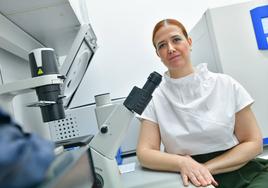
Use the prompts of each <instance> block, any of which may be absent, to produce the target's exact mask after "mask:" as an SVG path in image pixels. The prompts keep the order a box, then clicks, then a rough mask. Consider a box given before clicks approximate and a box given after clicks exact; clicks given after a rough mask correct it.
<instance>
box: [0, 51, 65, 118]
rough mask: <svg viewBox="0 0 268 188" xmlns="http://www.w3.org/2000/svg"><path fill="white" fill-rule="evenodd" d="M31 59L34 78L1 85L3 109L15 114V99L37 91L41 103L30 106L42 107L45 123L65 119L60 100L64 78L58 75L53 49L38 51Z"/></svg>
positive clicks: (33, 53)
mask: <svg viewBox="0 0 268 188" xmlns="http://www.w3.org/2000/svg"><path fill="white" fill-rule="evenodd" d="M29 58H30V64H31V68H32V75H33V78H29V79H25V80H20V81H16V82H12V83H7V84H3V85H1V86H0V102H1V105H2V107H4V108H5V109H6V110H8V111H9V113H10V114H13V106H12V100H13V98H14V97H15V96H16V95H19V94H23V93H26V92H31V91H32V89H36V93H37V95H38V98H39V100H40V101H38V102H35V103H33V104H31V105H30V106H39V107H41V109H42V116H43V121H44V122H47V121H52V120H56V119H60V118H64V116H65V114H64V110H63V105H62V102H61V99H60V92H61V91H60V84H63V79H64V78H63V77H62V75H60V74H58V71H57V67H56V59H55V55H54V51H53V49H49V48H40V49H36V50H34V51H32V52H31V53H30V55H29ZM45 62H46V63H47V64H46V63H45ZM43 63H44V65H45V66H43ZM47 99H48V100H47Z"/></svg>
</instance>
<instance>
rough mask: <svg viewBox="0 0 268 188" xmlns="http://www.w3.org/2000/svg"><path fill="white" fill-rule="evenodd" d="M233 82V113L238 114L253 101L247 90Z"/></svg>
mask: <svg viewBox="0 0 268 188" xmlns="http://www.w3.org/2000/svg"><path fill="white" fill-rule="evenodd" d="M232 80H233V87H234V96H235V112H239V111H240V110H242V109H243V108H245V107H246V106H248V105H251V104H252V103H253V102H254V100H253V98H252V97H251V96H250V94H249V93H248V92H247V90H246V89H245V88H244V87H243V86H242V85H241V84H240V83H239V82H237V81H236V80H234V79H232Z"/></svg>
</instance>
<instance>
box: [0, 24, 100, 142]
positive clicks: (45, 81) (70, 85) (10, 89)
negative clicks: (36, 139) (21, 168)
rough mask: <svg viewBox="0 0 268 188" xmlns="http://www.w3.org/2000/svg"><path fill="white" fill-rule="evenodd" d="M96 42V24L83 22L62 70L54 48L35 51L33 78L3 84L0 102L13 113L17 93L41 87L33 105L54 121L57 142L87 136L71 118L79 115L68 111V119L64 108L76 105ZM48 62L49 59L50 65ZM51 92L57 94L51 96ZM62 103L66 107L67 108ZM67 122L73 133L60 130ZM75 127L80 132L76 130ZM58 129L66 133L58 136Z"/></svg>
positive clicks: (51, 125)
mask: <svg viewBox="0 0 268 188" xmlns="http://www.w3.org/2000/svg"><path fill="white" fill-rule="evenodd" d="M96 41H97V39H96V36H95V34H94V31H93V29H92V27H91V26H90V25H89V24H84V25H82V26H81V27H80V29H79V31H78V33H77V35H76V37H75V39H74V41H73V44H72V46H71V48H70V51H69V53H68V56H67V57H66V59H65V61H64V62H63V64H62V66H61V68H60V70H59V72H58V71H57V70H56V69H57V67H56V66H51V63H52V62H53V63H54V64H55V63H56V62H55V61H56V60H55V56H54V55H53V54H52V52H53V49H51V48H41V49H36V50H34V51H32V52H31V53H30V55H29V57H30V63H31V66H32V69H33V70H32V75H33V78H29V79H25V80H20V81H16V82H12V83H7V84H3V85H1V86H0V102H1V105H2V107H3V108H5V109H8V111H9V112H10V113H11V114H13V113H12V112H13V109H12V108H13V107H12V100H13V98H14V97H15V96H16V95H19V94H22V93H25V92H31V91H32V89H33V88H36V89H38V92H37V95H38V97H39V99H40V101H38V102H36V103H33V104H30V105H29V106H40V107H41V109H42V113H43V120H44V122H48V121H49V122H52V123H51V124H49V126H50V133H51V135H52V140H53V141H55V142H56V143H57V141H63V140H64V141H65V140H67V139H68V140H70V139H72V138H77V137H80V136H86V135H81V134H76V132H77V130H78V132H81V133H83V130H81V131H80V130H79V128H80V127H79V125H77V124H76V125H72V123H74V121H71V120H74V119H75V118H74V119H72V117H70V113H68V114H67V118H64V117H65V116H64V110H68V109H71V108H72V107H70V106H71V102H72V98H73V96H74V95H75V93H76V90H77V88H78V87H79V85H80V83H81V81H82V79H83V77H84V75H85V72H86V70H87V68H88V65H89V63H90V61H91V59H92V57H93V55H94V54H95V51H96V49H97V44H96ZM42 58H43V59H42ZM41 62H42V63H44V66H42V63H41ZM45 62H47V64H46V63H45ZM35 64H36V65H35ZM59 84H60V85H61V87H60V86H59ZM49 85H50V86H49ZM51 85H53V86H51ZM41 86H45V88H46V89H49V92H46V93H44V91H45V90H44V87H41ZM60 88H63V91H60ZM51 93H53V94H52V95H51ZM47 99H49V100H47ZM51 99H52V100H51ZM62 106H64V108H65V109H64V110H63V107H62ZM69 107H70V108H69ZM58 119H61V121H53V120H58ZM64 122H66V124H70V127H66V129H69V130H68V131H70V132H72V133H71V134H69V132H65V131H62V130H60V129H61V127H62V125H63V124H64ZM62 123H63V124H62ZM80 126H81V125H80ZM71 127H73V128H71ZM81 127H83V126H81ZM73 130H75V131H76V132H73ZM58 132H61V134H62V135H60V136H58V135H56V134H57V133H58ZM86 133H87V135H88V131H86ZM78 140H79V139H78ZM67 142H68V141H65V143H67Z"/></svg>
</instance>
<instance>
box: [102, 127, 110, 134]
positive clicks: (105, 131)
mask: <svg viewBox="0 0 268 188" xmlns="http://www.w3.org/2000/svg"><path fill="white" fill-rule="evenodd" d="M100 131H101V133H102V134H105V133H107V132H108V127H107V126H103V127H101V128H100Z"/></svg>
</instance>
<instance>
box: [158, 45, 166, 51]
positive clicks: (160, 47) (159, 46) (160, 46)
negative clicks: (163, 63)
mask: <svg viewBox="0 0 268 188" xmlns="http://www.w3.org/2000/svg"><path fill="white" fill-rule="evenodd" d="M165 46H166V44H165V43H162V44H159V45H158V50H160V49H162V48H164V47H165Z"/></svg>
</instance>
